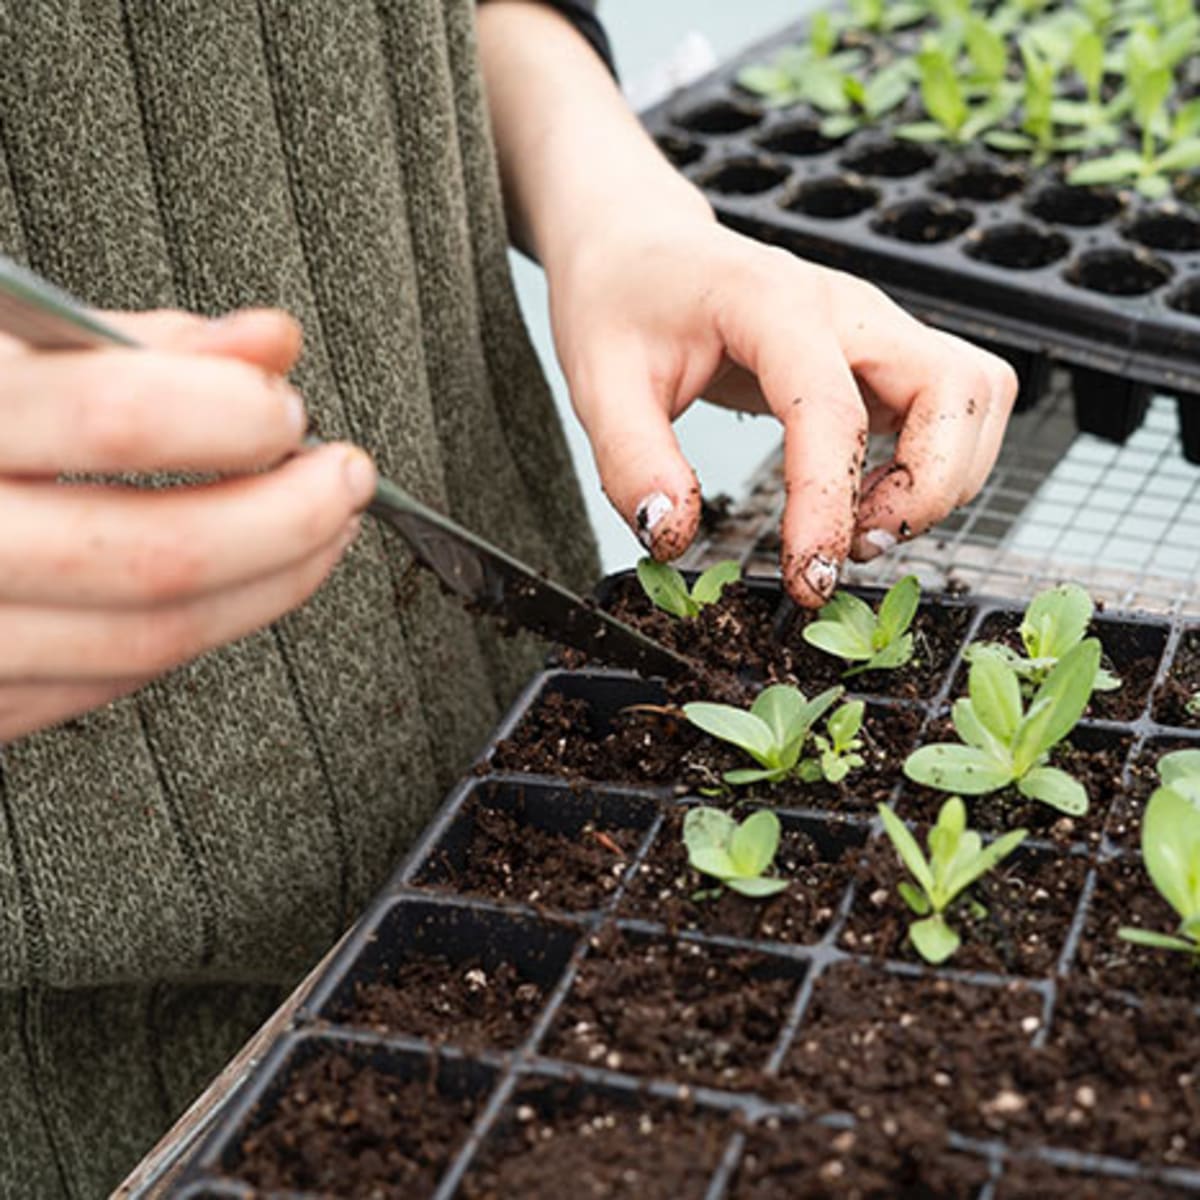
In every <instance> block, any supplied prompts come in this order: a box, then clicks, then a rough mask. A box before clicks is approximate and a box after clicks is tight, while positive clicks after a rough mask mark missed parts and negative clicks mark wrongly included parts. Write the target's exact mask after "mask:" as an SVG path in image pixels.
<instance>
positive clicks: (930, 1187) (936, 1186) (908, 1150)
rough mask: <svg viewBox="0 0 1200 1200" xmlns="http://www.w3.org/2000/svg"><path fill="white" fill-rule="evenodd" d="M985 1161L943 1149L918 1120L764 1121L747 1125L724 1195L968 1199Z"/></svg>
mask: <svg viewBox="0 0 1200 1200" xmlns="http://www.w3.org/2000/svg"><path fill="white" fill-rule="evenodd" d="M987 1177H988V1167H987V1163H986V1162H985V1161H983V1160H982V1159H978V1158H973V1157H970V1156H968V1155H965V1154H955V1153H954V1152H952V1151H950V1150H948V1149H946V1146H945V1132H944V1131H940V1130H937V1129H932V1128H928V1127H926V1125H925V1123H924V1122H922V1121H921V1120H920V1119H919V1118H915V1117H912V1116H905V1117H904V1118H903V1119H902V1120H901V1119H896V1118H891V1119H888V1120H885V1121H884V1122H882V1123H881V1125H880V1126H872V1125H860V1126H858V1127H857V1128H855V1129H827V1128H825V1127H823V1126H820V1125H808V1124H803V1125H802V1124H791V1123H782V1122H780V1121H779V1120H771V1121H768V1122H766V1123H765V1124H764V1125H762V1126H759V1127H758V1128H756V1129H754V1130H753V1131H752V1132H751V1134H750V1137H749V1140H748V1142H747V1145H746V1152H745V1154H744V1155H743V1157H742V1161H741V1165H740V1166H739V1167H738V1171H737V1175H736V1176H735V1178H734V1181H733V1187H732V1190H731V1191H730V1193H729V1196H730V1200H834V1198H835V1197H836V1198H838V1200H851V1198H853V1200H973V1198H974V1197H975V1196H976V1195H978V1193H979V1189H980V1188H981V1187H982V1186H983V1184H984V1183H985V1182H986V1180H987Z"/></svg>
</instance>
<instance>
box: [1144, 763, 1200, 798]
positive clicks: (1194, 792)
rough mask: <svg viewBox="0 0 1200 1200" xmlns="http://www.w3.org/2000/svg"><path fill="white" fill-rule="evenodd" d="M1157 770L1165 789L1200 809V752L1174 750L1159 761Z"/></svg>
mask: <svg viewBox="0 0 1200 1200" xmlns="http://www.w3.org/2000/svg"><path fill="white" fill-rule="evenodd" d="M1155 770H1156V771H1157V772H1158V777H1159V779H1161V780H1162V782H1163V786H1164V787H1169V788H1172V789H1173V790H1174V791H1176V792H1178V793H1179V794H1180V795H1181V796H1185V797H1186V798H1187V799H1189V800H1190V801H1191V802H1192V803H1193V804H1195V805H1196V806H1197V807H1198V808H1200V750H1173V751H1172V752H1171V753H1170V754H1164V755H1163V756H1162V758H1160V759H1159V760H1158V763H1157V764H1156V766H1155Z"/></svg>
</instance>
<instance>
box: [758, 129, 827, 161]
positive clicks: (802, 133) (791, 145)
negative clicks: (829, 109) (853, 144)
mask: <svg viewBox="0 0 1200 1200" xmlns="http://www.w3.org/2000/svg"><path fill="white" fill-rule="evenodd" d="M843 140H844V139H843V138H831V137H826V136H825V134H823V133H822V132H821V126H820V125H819V124H818V123H817V122H815V121H792V122H791V123H790V124H787V125H780V126H778V127H777V128H775V129H771V130H768V131H767V132H766V133H764V134H762V135H761V136H760V137H759V138H758V144H759V145H760V146H761V147H762V148H763V149H764V150H769V151H770V152H771V153H772V154H785V155H787V156H788V157H789V158H811V157H813V156H814V155H817V154H828V153H829V151H830V150H833V149H835V148H836V147H837V146H839V145H840V144H841V142H842V141H843Z"/></svg>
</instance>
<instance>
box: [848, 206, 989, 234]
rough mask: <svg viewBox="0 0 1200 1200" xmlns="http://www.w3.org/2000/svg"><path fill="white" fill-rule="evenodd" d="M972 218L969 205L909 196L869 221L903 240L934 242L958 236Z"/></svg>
mask: <svg viewBox="0 0 1200 1200" xmlns="http://www.w3.org/2000/svg"><path fill="white" fill-rule="evenodd" d="M974 220H975V217H974V215H973V214H972V212H971V210H970V209H969V208H958V207H956V206H955V205H953V204H949V203H947V202H945V201H942V202H939V201H936V200H908V201H906V202H904V203H903V204H895V205H893V206H892V207H891V208H888V209H885V210H884V211H883V212H881V213H880V214H879V216H878V217H876V218H875V220H874V221H872V222H871V228H872V229H874V230H875V232H876V233H880V234H883V236H884V237H890V238H898V239H899V240H900V241H902V242H916V243H919V244H922V245H933V244H935V243H937V242H948V241H950V240H951V238H956V237H958V235H959V234H960V233H962V232H963V231H964V230H967V229H969V228H970V227H971V225H972V223H973V222H974Z"/></svg>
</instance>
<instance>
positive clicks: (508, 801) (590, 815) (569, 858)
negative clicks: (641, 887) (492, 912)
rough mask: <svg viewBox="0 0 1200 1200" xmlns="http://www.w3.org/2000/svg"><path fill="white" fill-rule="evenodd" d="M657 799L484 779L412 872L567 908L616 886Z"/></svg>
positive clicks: (433, 882) (439, 883)
mask: <svg viewBox="0 0 1200 1200" xmlns="http://www.w3.org/2000/svg"><path fill="white" fill-rule="evenodd" d="M657 812H658V806H657V805H656V804H654V803H653V802H652V801H649V800H646V799H643V798H639V797H636V796H628V795H622V794H620V793H605V792H596V791H590V790H584V791H580V790H577V789H573V788H567V787H562V786H557V785H553V784H539V783H533V782H529V783H525V782H522V783H497V782H493V781H487V782H480V783H476V784H474V785H472V787H471V790H470V793H469V794H468V795H467V797H466V798H465V800H464V802H463V803H462V805H461V806H460V808H459V810H458V813H457V815H456V816H455V818H454V820H453V821H452V822H451V824H450V825H449V827H448V828H447V829H446V830H445V832H444V833H443V835H442V836H441V838H439V839H438V841H437V842H436V843H435V844H434V845H432V846H431V847H429V849H428V851H427V852H426V853H425V854H424V855H423V856H422V858H421V861H420V862H419V863H418V864H416V867H415V869H414V870H413V871H412V872H411V874H410V878H411V879H412V881H413V882H414V883H416V884H419V885H421V886H427V887H444V888H448V889H449V890H451V891H455V892H460V893H467V894H476V895H482V896H487V897H489V898H490V899H493V900H507V901H515V902H517V903H521V904H532V905H536V906H538V907H544V908H557V909H562V910H565V911H569V912H588V911H590V910H592V909H596V908H599V907H600V906H601V905H602V904H603V903H604V902H605V901H606V900H607V899H608V897H609V896H610V895H611V894H612V893H613V891H614V890H615V888H616V886H617V884H618V883H619V882H620V880H621V878H622V877H623V875H624V874H625V872H626V870H627V869H628V867H629V865H630V863H631V862H632V861H633V856H634V853H635V852H636V850H637V848H638V845H639V844H640V842H641V839H642V837H643V835H644V834H645V832H646V830H648V829H649V828H650V825H651V823H652V822H653V820H654V818H655V816H656V815H657Z"/></svg>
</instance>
